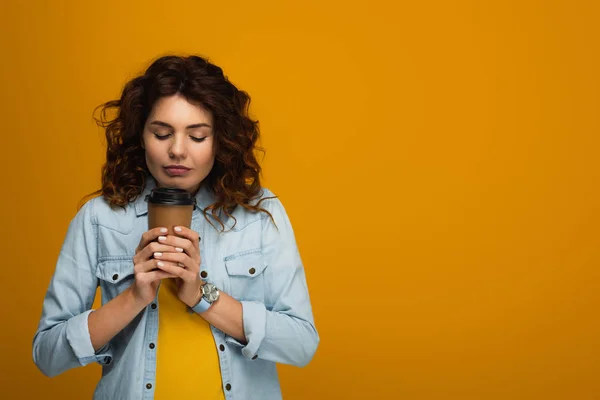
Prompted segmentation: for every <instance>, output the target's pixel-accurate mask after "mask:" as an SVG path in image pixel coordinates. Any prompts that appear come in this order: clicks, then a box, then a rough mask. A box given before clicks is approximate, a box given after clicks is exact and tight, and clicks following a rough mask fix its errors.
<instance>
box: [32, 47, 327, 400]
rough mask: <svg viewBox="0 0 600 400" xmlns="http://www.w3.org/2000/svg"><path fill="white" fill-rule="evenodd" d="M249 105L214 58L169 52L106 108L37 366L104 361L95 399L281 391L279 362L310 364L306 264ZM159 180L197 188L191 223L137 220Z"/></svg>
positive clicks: (46, 307)
mask: <svg viewBox="0 0 600 400" xmlns="http://www.w3.org/2000/svg"><path fill="white" fill-rule="evenodd" d="M249 103H250V98H249V96H248V95H247V94H246V93H245V92H243V91H240V90H238V89H237V88H236V87H235V86H234V85H233V84H232V83H230V82H229V80H228V79H227V78H226V77H225V76H224V75H223V71H222V70H221V68H219V67H218V66H216V65H213V64H211V63H209V62H208V61H207V60H205V59H203V58H201V57H197V56H191V57H176V56H168V57H162V58H160V59H158V60H156V61H155V62H154V63H152V65H150V67H149V68H148V69H147V70H146V72H145V73H144V75H142V76H139V77H136V78H135V79H133V80H131V81H130V82H129V83H127V85H126V86H125V88H124V90H123V93H122V96H121V98H120V100H115V101H111V102H108V103H106V104H105V105H104V107H103V110H102V114H101V115H102V117H101V121H100V122H101V124H102V126H103V127H105V128H106V138H107V152H106V156H107V157H106V164H105V165H104V167H103V169H102V189H101V190H100V191H99V192H98V194H101V196H99V197H96V198H93V199H92V200H90V201H88V202H86V203H85V204H84V205H83V207H82V208H81V209H80V210H79V212H78V213H77V215H76V216H75V218H74V219H73V220H72V222H71V224H70V225H69V229H68V232H67V235H66V239H65V242H64V244H63V246H62V249H61V252H60V255H59V258H58V262H57V265H56V270H55V272H54V275H53V277H52V281H51V283H50V286H49V288H48V292H47V294H46V297H45V300H44V304H43V312H42V318H41V321H40V324H39V327H38V330H37V332H36V334H35V338H34V341H33V358H34V361H35V363H36V365H37V366H38V368H39V369H40V370H41V371H42V372H43V373H44V374H46V375H48V376H55V375H58V374H60V373H62V372H63V371H66V370H67V369H69V368H73V367H77V366H80V365H86V364H89V363H92V362H97V363H100V364H101V365H102V378H101V380H100V382H99V384H98V385H97V387H96V390H95V394H94V398H95V399H153V398H156V399H195V398H198V399H223V398H227V399H261V400H265V399H279V398H281V391H280V388H279V383H278V378H277V371H276V367H275V363H285V364H292V365H298V366H303V365H306V364H307V363H308V362H309V361H310V360H311V358H312V356H313V354H314V352H315V350H316V348H317V345H318V343H319V336H318V334H317V331H316V330H315V326H314V322H313V316H312V310H311V305H310V300H309V295H308V290H307V286H306V279H305V275H304V269H303V266H302V262H301V259H300V256H299V254H298V250H297V247H296V243H295V239H294V234H293V231H292V227H291V225H290V221H289V219H288V217H287V215H286V212H285V210H284V208H283V206H282V204H281V202H280V201H279V200H278V199H277V198H276V197H275V196H273V194H272V193H271V192H269V191H268V190H267V189H263V188H261V186H260V179H259V173H260V167H259V165H258V163H257V161H256V158H255V156H254V153H253V152H254V150H255V145H256V142H257V139H258V136H259V130H258V125H257V123H256V122H255V121H252V120H251V119H250V118H249V116H248V106H249ZM112 111H115V113H114V118H112V119H109V118H107V115H109V114H111V112H112ZM157 187H169V188H179V189H184V190H186V191H187V192H188V193H190V194H192V195H193V196H194V197H195V200H196V205H197V207H196V208H195V211H194V212H193V217H192V224H191V229H188V228H186V227H176V228H175V232H174V234H173V235H168V234H166V232H167V229H166V227H158V228H155V229H150V230H148V205H147V203H146V201H145V197H146V195H147V194H149V193H150V192H151V190H152V189H154V188H157ZM207 282H208V283H210V285H206V283H207ZM97 286H100V288H101V292H102V306H101V307H100V308H98V309H97V310H91V307H92V303H93V301H94V296H95V293H96V288H97ZM207 287H212V288H213V290H212V291H210V293H208V292H209V291H208V290H207V289H206V288H207ZM214 288H217V289H218V290H215V289H214ZM215 297H216V299H215Z"/></svg>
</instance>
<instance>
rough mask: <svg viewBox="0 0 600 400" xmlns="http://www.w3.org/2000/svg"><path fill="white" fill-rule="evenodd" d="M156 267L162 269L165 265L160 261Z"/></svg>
mask: <svg viewBox="0 0 600 400" xmlns="http://www.w3.org/2000/svg"><path fill="white" fill-rule="evenodd" d="M156 265H158V266H159V267H164V266H165V264H164V263H163V262H162V261H159V262H157V263H156Z"/></svg>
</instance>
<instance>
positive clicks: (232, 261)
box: [225, 249, 266, 302]
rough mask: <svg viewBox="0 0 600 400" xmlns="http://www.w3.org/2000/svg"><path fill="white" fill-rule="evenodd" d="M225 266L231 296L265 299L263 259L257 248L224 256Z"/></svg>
mask: <svg viewBox="0 0 600 400" xmlns="http://www.w3.org/2000/svg"><path fill="white" fill-rule="evenodd" d="M225 268H226V269H227V275H228V276H229V281H230V284H231V293H230V294H231V296H232V297H234V298H235V299H237V300H240V301H241V300H246V301H260V302H264V300H265V278H264V271H265V268H266V265H265V261H264V258H263V255H262V253H261V252H260V250H259V249H257V250H256V251H253V252H251V253H242V254H238V255H231V256H228V257H225Z"/></svg>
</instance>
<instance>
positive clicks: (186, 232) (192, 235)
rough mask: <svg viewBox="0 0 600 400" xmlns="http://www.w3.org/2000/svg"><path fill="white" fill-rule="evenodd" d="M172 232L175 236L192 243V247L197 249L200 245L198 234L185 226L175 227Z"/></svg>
mask: <svg viewBox="0 0 600 400" xmlns="http://www.w3.org/2000/svg"><path fill="white" fill-rule="evenodd" d="M173 231H174V232H175V235H176V236H180V237H183V238H186V239H187V240H189V241H190V242H192V245H194V247H196V248H198V244H199V243H200V235H199V234H198V232H196V231H194V230H192V229H190V228H187V227H185V226H176V227H174V228H173Z"/></svg>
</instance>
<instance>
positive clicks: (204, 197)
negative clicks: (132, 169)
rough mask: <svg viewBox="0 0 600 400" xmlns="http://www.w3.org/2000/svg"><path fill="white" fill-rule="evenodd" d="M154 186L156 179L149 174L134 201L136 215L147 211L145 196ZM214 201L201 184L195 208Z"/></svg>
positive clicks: (212, 196)
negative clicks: (142, 188)
mask: <svg viewBox="0 0 600 400" xmlns="http://www.w3.org/2000/svg"><path fill="white" fill-rule="evenodd" d="M155 187H156V181H155V180H154V178H152V177H151V176H149V177H147V179H146V186H145V187H144V190H143V191H142V193H141V194H140V195H139V196H138V198H137V199H135V201H134V207H135V214H136V215H137V216H138V217H139V216H142V215H144V214H147V213H148V202H147V201H146V196H148V195H149V194H150V192H152V189H154V188H155ZM215 201H216V198H215V196H214V195H213V194H212V193H211V192H210V191H209V190H208V189H207V188H206V186H205V185H201V186H200V189H199V190H198V192H197V193H196V209H197V210H200V211H202V210H204V209H205V208H206V207H208V206H210V205H211V204H214V203H215Z"/></svg>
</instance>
